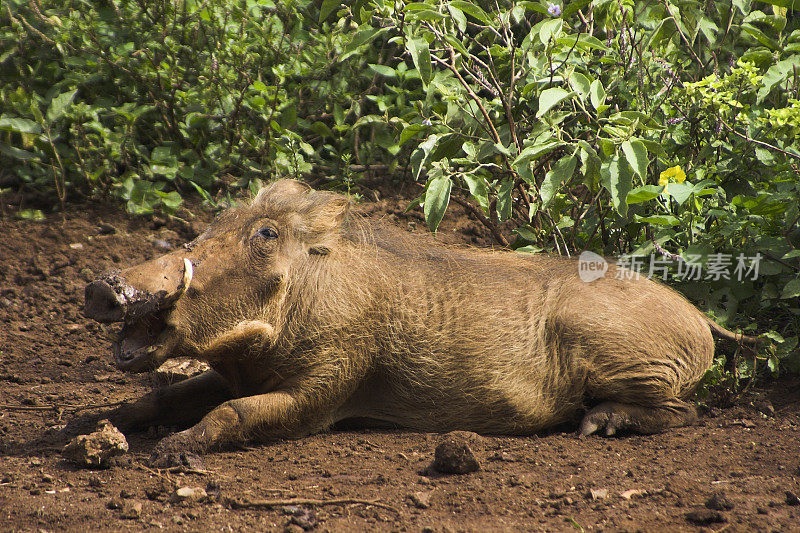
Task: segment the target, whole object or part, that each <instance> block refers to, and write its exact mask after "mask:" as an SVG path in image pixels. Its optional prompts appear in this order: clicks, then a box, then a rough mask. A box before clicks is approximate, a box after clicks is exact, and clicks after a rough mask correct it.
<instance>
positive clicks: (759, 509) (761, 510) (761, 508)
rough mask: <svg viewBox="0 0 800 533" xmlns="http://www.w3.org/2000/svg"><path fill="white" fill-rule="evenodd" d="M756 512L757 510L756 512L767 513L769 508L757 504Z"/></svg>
mask: <svg viewBox="0 0 800 533" xmlns="http://www.w3.org/2000/svg"><path fill="white" fill-rule="evenodd" d="M756 512H757V513H758V514H769V509H767V508H766V507H762V506H760V505H759V506H758V507H756Z"/></svg>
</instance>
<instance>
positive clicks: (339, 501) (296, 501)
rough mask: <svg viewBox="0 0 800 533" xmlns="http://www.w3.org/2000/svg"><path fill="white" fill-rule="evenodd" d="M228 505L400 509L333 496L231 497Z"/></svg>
mask: <svg viewBox="0 0 800 533" xmlns="http://www.w3.org/2000/svg"><path fill="white" fill-rule="evenodd" d="M226 501H227V503H228V505H230V506H231V508H233V509H260V508H267V509H268V508H271V507H283V506H286V505H319V506H322V505H372V506H374V507H380V508H382V509H386V510H389V511H392V512H393V513H396V514H400V511H398V510H397V509H395V508H394V507H392V506H391V505H386V504H385V503H380V502H378V501H375V500H361V499H358V498H335V499H332V500H318V499H315V498H287V499H281V500H241V501H240V500H234V499H233V498H227V499H226Z"/></svg>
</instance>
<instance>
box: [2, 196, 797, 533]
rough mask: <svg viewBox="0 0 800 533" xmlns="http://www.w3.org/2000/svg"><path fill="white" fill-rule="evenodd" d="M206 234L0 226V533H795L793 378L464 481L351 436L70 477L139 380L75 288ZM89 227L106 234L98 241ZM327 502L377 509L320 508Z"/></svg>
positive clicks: (136, 438) (517, 453) (171, 225)
mask: <svg viewBox="0 0 800 533" xmlns="http://www.w3.org/2000/svg"><path fill="white" fill-rule="evenodd" d="M366 197H367V198H369V199H370V200H371V199H372V198H373V196H372V195H371V194H370V195H366ZM406 202H407V201H406ZM404 205H405V203H404V202H403V201H398V200H380V201H378V202H373V201H367V200H365V202H364V209H365V210H366V211H367V212H368V213H369V215H370V216H376V217H378V216H384V217H388V218H389V219H391V220H394V221H396V222H397V223H398V224H401V225H403V226H409V229H411V230H414V231H424V222H423V221H422V220H421V217H420V216H419V214H418V213H416V212H412V213H410V214H403V212H402V208H403V207H404ZM210 216H211V215H209V214H202V213H200V214H199V215H198V217H197V219H195V220H194V221H192V222H191V223H190V224H180V223H178V222H176V221H166V222H167V223H166V225H162V226H161V227H158V226H159V224H162V223H163V222H165V221H162V223H156V224H154V222H153V219H152V218H150V219H147V218H131V217H127V216H125V215H123V214H120V213H119V212H118V210H116V209H114V208H111V207H107V206H97V205H86V206H82V207H81V208H80V209H78V208H72V209H71V210H69V211H68V213H67V214H66V216H65V217H63V218H62V216H61V215H53V216H51V217H49V219H48V220H47V221H46V222H26V221H20V220H16V219H15V218H14V217H13V213H9V214H8V216H7V217H6V218H5V219H2V220H0V250H2V251H0V530H4V531H6V530H39V531H42V530H48V531H49V530H78V529H82V530H85V531H94V530H121V529H137V530H138V529H145V528H147V529H162V528H163V529H168V530H217V531H219V530H256V531H261V530H288V531H302V529H303V528H306V529H314V530H318V531H325V530H330V531H358V530H394V531H475V530H488V531H517V530H542V531H553V530H565V531H569V530H593V531H594V530H611V531H619V530H630V531H634V530H645V531H651V530H669V531H674V530H678V531H680V530H695V529H698V528H700V527H705V528H706V530H708V531H719V530H722V529H727V530H728V531H740V530H756V529H757V530H781V531H788V530H793V529H797V528H798V527H800V526H798V524H800V506H798V505H797V495H798V494H800V481H799V480H800V453H799V452H800V446H799V445H798V442H800V439H798V437H800V408H798V405H800V404H799V403H798V401H799V400H800V387H798V385H800V381H798V380H797V379H795V378H785V379H782V380H779V381H775V382H772V383H769V384H767V385H766V386H765V388H763V389H760V390H757V391H755V392H754V393H751V394H749V395H747V396H745V397H744V398H742V399H741V400H740V401H739V402H737V404H736V405H735V406H734V407H732V408H727V409H707V410H705V414H704V415H703V416H702V417H701V419H700V421H699V423H698V424H697V425H695V426H693V427H687V428H680V429H677V430H673V431H670V432H668V433H664V434H660V435H653V436H628V437H621V438H603V437H591V438H585V439H580V438H577V437H576V436H575V435H574V434H573V431H574V428H564V429H563V430H562V431H556V432H552V433H550V434H543V435H540V436H537V437H525V438H523V437H480V438H475V439H473V444H472V447H473V449H474V452H475V454H476V456H477V458H478V460H479V461H480V463H481V470H480V471H478V472H476V473H471V474H466V475H452V476H442V475H432V474H431V473H429V472H428V470H427V467H428V465H429V464H430V462H431V460H432V459H433V455H434V454H433V452H434V448H435V447H436V443H437V442H438V440H439V439H440V438H441V437H440V436H439V435H434V434H424V433H417V432H412V431H402V430H390V431H389V430H385V431H384V430H382V431H376V430H367V429H348V430H338V431H330V432H326V433H323V434H319V435H314V436H311V437H308V438H305V439H302V440H299V441H291V442H281V443H277V444H272V445H265V446H257V447H253V448H247V449H239V450H233V451H225V452H219V453H213V454H210V455H207V456H206V457H205V458H204V461H205V468H206V469H207V471H206V472H195V473H176V472H169V471H164V470H162V471H155V470H152V469H150V468H149V467H148V466H147V464H148V463H147V458H148V455H149V450H150V449H151V448H152V447H153V445H154V444H155V443H156V442H157V439H158V434H159V431H160V432H161V433H162V434H163V431H164V428H160V430H159V429H154V430H153V431H151V432H149V433H147V434H138V435H129V443H130V447H131V451H130V453H129V454H128V455H127V456H125V459H123V460H122V461H120V462H119V463H118V464H117V465H116V466H113V467H111V468H108V469H101V470H89V469H82V468H78V467H76V466H74V465H73V464H71V463H69V462H67V461H66V460H64V459H63V458H62V457H61V455H60V453H59V452H60V449H61V447H62V446H63V445H64V443H65V442H66V438H65V437H64V436H63V434H62V433H60V431H61V429H62V428H63V426H64V424H65V423H66V422H67V421H69V420H71V419H74V418H75V417H77V416H80V415H84V414H91V413H101V412H102V411H103V409H102V408H92V406H101V405H103V404H108V403H112V402H118V401H121V400H127V399H135V398H137V397H139V396H140V395H142V394H144V393H145V392H147V391H148V390H150V389H151V387H152V386H153V385H152V379H153V378H152V376H147V375H126V374H122V373H120V372H118V371H116V370H115V369H114V367H113V366H112V364H111V357H110V342H109V340H108V335H109V333H108V332H107V331H106V330H105V329H104V328H103V327H101V326H100V325H98V324H95V323H92V322H90V321H88V320H86V319H84V317H83V316H82V313H81V307H82V301H83V287H84V285H85V284H86V282H87V281H88V280H90V279H92V278H93V276H94V275H95V274H97V273H99V272H101V271H103V270H106V269H108V268H113V267H123V266H125V265H129V264H134V263H137V262H140V261H142V260H144V259H148V258H150V257H153V256H155V255H158V254H161V253H163V252H164V251H165V250H166V249H167V248H168V247H170V246H175V245H178V244H179V243H181V242H183V241H184V240H186V239H187V238H190V237H191V236H192V235H191V234H192V233H193V232H195V231H197V229H198V227H202V223H203V221H205V220H208V219H209V218H210ZM101 221H102V222H104V223H108V224H111V225H113V226H114V228H115V229H116V232H115V233H113V234H101V233H100V232H99V231H98V224H99V223H100V222H101ZM439 238H441V239H442V240H445V241H449V242H467V243H477V244H487V243H488V239H487V236H486V232H485V231H484V230H483V229H482V228H481V227H480V226H479V224H478V223H476V222H474V221H471V220H470V219H469V218H468V217H467V216H466V215H465V214H464V213H463V212H462V211H459V210H458V209H454V210H453V213H452V214H450V215H448V218H446V220H445V223H444V225H443V228H442V229H441V230H440V237H439ZM770 404H771V406H773V407H774V414H772V413H771V411H770ZM74 407H81V408H84V409H86V408H89V409H86V410H84V411H81V412H80V413H78V412H76V411H75V410H74ZM765 413H766V414H765ZM179 486H190V487H194V486H199V487H203V488H206V489H207V490H208V492H209V497H207V498H205V499H202V500H199V501H196V502H193V503H185V502H184V503H172V502H171V501H170V494H171V493H172V492H173V491H174V490H175V488H176V487H179ZM787 491H788V495H787ZM721 492H724V496H725V498H722V497H720V496H719V493H721ZM715 495H717V497H716V498H715V499H714V501H711V502H709V499H711V498H712V497H714V496H715ZM792 495H794V498H793V497H792ZM293 498H310V499H315V500H318V501H317V502H316V503H313V504H299V503H286V504H283V505H280V504H276V505H274V506H270V507H265V508H241V507H240V506H237V505H236V504H235V503H234V502H240V503H241V502H246V501H249V502H254V501H257V500H287V501H288V500H291V499H293ZM342 499H344V500H361V501H370V500H374V501H377V502H380V504H382V506H378V505H370V504H368V503H359V502H355V503H339V504H328V502H327V501H328V500H342ZM725 499H727V500H728V503H729V504H731V505H732V506H733V507H732V508H730V509H726V507H729V505H725V503H726V502H725ZM707 502H708V504H709V505H710V506H711V507H716V508H718V509H709V508H707V506H706V504H707ZM136 504H140V505H141V510H140V512H138V513H137V512H136V510H137V508H138V506H137V505H136ZM792 504H794V505H792ZM113 507H121V509H120V508H116V509H115V508H113ZM132 508H133V510H131V509H132ZM126 517H128V518H126Z"/></svg>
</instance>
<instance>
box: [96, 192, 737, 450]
mask: <svg viewBox="0 0 800 533" xmlns="http://www.w3.org/2000/svg"><path fill="white" fill-rule="evenodd" d="M349 206H350V204H349V201H348V200H347V199H346V198H345V197H343V196H341V195H338V194H334V193H330V192H323V191H315V190H312V189H311V188H309V187H308V186H307V185H305V184H303V183H301V182H297V181H291V180H284V181H278V182H275V183H273V184H271V185H269V186H267V187H265V188H263V189H262V190H261V191H260V192H259V193H258V195H257V196H256V197H255V199H253V201H252V202H251V203H250V204H249V205H248V206H246V207H238V208H232V209H229V210H227V211H225V212H224V213H222V214H221V215H220V216H219V217H218V219H217V220H216V221H215V222H214V223H212V224H211V225H210V227H209V228H208V229H207V230H206V231H205V232H204V233H203V234H202V235H200V236H199V237H198V238H197V239H195V240H194V241H192V242H190V243H188V244H186V245H185V246H184V247H183V248H181V249H178V250H176V251H174V252H172V253H169V254H167V255H164V256H162V257H159V258H157V259H154V260H152V261H149V262H146V263H144V264H141V265H138V266H135V267H132V268H129V269H127V270H124V271H122V272H121V273H118V274H116V275H107V276H104V277H102V278H100V279H98V280H96V281H94V282H93V283H91V284H90V285H89V286H88V287H87V288H86V310H85V311H86V316H87V317H90V318H93V319H95V320H98V321H101V322H122V323H123V324H124V325H123V327H122V331H121V333H120V335H119V338H118V340H117V341H116V342H115V343H114V357H115V359H116V363H117V366H118V367H119V368H121V369H124V370H129V371H134V372H138V371H144V370H149V369H153V368H156V367H158V366H159V365H160V364H161V363H163V362H164V361H165V360H167V359H168V358H172V357H181V356H185V357H193V358H197V359H200V360H203V361H206V362H208V364H209V365H210V366H211V368H212V369H213V370H210V371H208V372H206V373H205V374H202V375H200V376H197V377H195V378H192V379H189V380H186V381H183V382H179V383H176V384H173V385H171V386H169V387H166V388H164V389H161V390H157V391H154V392H152V393H150V394H148V395H146V396H144V397H143V398H142V399H140V400H139V401H137V402H135V403H134V404H131V405H127V406H123V407H122V408H119V409H118V410H116V411H115V412H114V413H112V416H111V418H112V422H114V423H116V424H117V425H119V426H120V427H121V428H123V429H124V430H128V429H132V428H135V427H137V426H138V427H147V426H149V425H164V426H184V427H186V426H191V427H189V429H187V430H185V431H182V432H180V433H176V434H174V435H171V436H168V437H166V438H165V439H164V440H162V441H161V443H159V445H158V446H157V450H158V451H160V452H169V451H175V450H191V451H195V452H204V451H206V450H208V449H210V448H212V447H217V446H219V445H223V444H226V443H232V442H237V441H242V440H246V439H259V440H268V439H277V438H296V437H301V436H304V435H308V434H310V433H313V432H316V431H320V430H322V429H324V428H326V427H329V426H331V425H332V424H334V423H335V422H337V421H340V420H342V419H348V418H362V419H372V420H377V421H383V422H389V423H392V424H396V425H400V426H404V427H408V428H414V429H417V430H422V431H434V432H444V431H449V430H455V429H461V430H471V431H476V432H479V433H488V434H530V433H534V432H536V431H539V430H542V429H543V428H547V427H550V426H553V425H556V424H560V423H563V422H565V421H570V420H572V419H575V416H576V414H579V413H580V412H581V410H582V409H586V408H587V407H586V406H588V411H587V412H586V413H585V415H584V416H583V420H582V422H581V424H580V433H581V434H583V435H588V434H591V433H595V432H600V433H603V434H605V435H613V434H615V433H617V432H622V431H633V432H639V433H652V432H657V431H660V430H663V429H665V428H668V427H674V426H682V425H685V424H689V423H691V422H692V421H693V420H694V419H695V416H696V415H695V410H694V408H693V407H692V405H691V404H690V403H687V401H686V399H687V397H688V396H689V395H690V393H691V392H692V390H693V389H694V387H695V386H696V385H697V383H698V381H699V380H700V378H701V377H702V376H703V373H704V372H705V371H706V370H707V369H708V368H709V366H710V364H711V361H712V357H713V355H714V341H713V339H712V333H717V334H719V335H721V336H723V337H726V338H729V339H734V338H737V337H736V336H735V335H734V334H733V333H731V332H729V331H727V330H725V329H723V328H721V327H720V326H718V325H717V324H715V323H713V322H711V321H710V320H709V319H707V318H706V316H705V315H704V314H703V313H701V312H700V311H698V310H697V309H696V308H695V307H694V306H693V305H691V304H690V303H689V302H688V301H687V300H686V299H684V298H683V297H682V296H681V295H680V294H678V293H677V292H675V291H674V290H672V289H670V288H669V287H666V286H665V285H662V284H659V283H655V282H652V281H649V280H647V279H644V278H643V277H642V279H627V280H618V279H615V272H616V269H617V267H616V266H614V265H611V266H610V267H609V272H608V273H607V275H606V276H605V277H602V278H600V279H597V280H595V281H593V282H591V283H585V282H582V281H581V280H580V278H579V276H578V266H577V263H576V262H575V261H572V260H568V259H562V258H558V257H550V256H547V255H524V254H518V253H513V252H508V251H500V252H493V251H485V250H475V249H469V248H465V247H450V246H444V245H441V244H439V243H437V242H436V241H435V240H434V239H432V238H431V237H429V236H421V235H413V234H409V233H407V232H404V231H402V230H400V229H397V228H394V227H392V226H391V225H388V224H383V223H380V222H375V221H371V220H365V219H362V218H360V217H358V216H357V215H355V214H353V213H351V212H350V211H349ZM739 338H740V337H739ZM749 340H751V341H752V339H749ZM191 424H194V425H193V426H192V425H191Z"/></svg>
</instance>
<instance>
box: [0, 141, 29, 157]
mask: <svg viewBox="0 0 800 533" xmlns="http://www.w3.org/2000/svg"><path fill="white" fill-rule="evenodd" d="M0 154H3V155H5V156H8V157H13V158H14V159H19V160H22V161H27V160H29V159H33V158H34V157H36V154H32V153H31V152H28V151H26V150H23V149H21V148H17V147H16V146H8V145H7V144H3V143H0Z"/></svg>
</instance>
